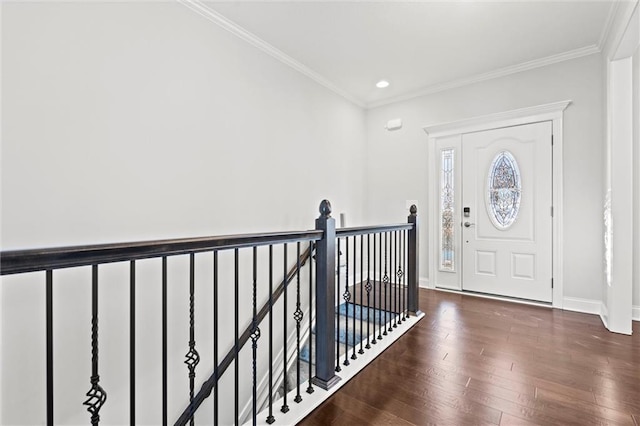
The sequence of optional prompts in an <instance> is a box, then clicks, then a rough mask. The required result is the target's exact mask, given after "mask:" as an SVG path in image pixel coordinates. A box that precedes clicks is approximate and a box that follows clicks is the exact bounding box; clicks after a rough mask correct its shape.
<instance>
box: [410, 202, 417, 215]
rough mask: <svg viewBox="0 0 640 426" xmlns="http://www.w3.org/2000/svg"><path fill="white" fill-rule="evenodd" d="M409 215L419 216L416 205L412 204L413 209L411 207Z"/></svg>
mask: <svg viewBox="0 0 640 426" xmlns="http://www.w3.org/2000/svg"><path fill="white" fill-rule="evenodd" d="M409 213H411V214H412V215H413V216H415V215H416V214H418V207H416V205H415V204H411V207H409Z"/></svg>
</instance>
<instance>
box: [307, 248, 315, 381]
mask: <svg viewBox="0 0 640 426" xmlns="http://www.w3.org/2000/svg"><path fill="white" fill-rule="evenodd" d="M312 253H313V241H309V258H308V259H307V262H309V386H308V387H307V393H309V394H311V393H313V392H314V389H313V385H312V383H311V379H312V378H313V374H312V371H311V365H312V364H313V362H311V361H313V335H312V332H313V314H312V312H313V256H312Z"/></svg>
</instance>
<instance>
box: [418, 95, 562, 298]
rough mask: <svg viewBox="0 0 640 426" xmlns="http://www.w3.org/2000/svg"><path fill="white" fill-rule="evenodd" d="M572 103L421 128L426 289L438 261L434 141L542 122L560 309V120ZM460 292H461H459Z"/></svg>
mask: <svg viewBox="0 0 640 426" xmlns="http://www.w3.org/2000/svg"><path fill="white" fill-rule="evenodd" d="M570 103H571V101H561V102H554V103H550V104H544V105H538V106H534V107H528V108H521V109H516V110H511V111H505V112H500V113H495V114H489V115H484V116H480V117H474V118H469V119H465V120H459V121H454V122H450V123H442V124H434V125H429V126H424V127H423V130H424V131H425V132H426V133H427V135H428V139H429V142H428V143H429V151H428V152H429V158H428V167H429V186H428V188H429V194H428V199H429V200H430V202H429V203H428V209H429V210H428V214H429V217H430V218H431V220H429V225H428V226H429V235H430V238H429V243H428V245H429V288H436V286H437V283H436V276H437V274H436V273H435V272H436V270H437V259H438V258H439V256H438V253H439V250H438V249H437V244H438V241H439V238H436V236H438V235H439V234H438V229H439V227H438V224H439V221H438V220H436V219H435V218H437V217H438V209H439V205H440V204H439V203H437V202H435V200H437V199H439V194H440V192H439V190H438V184H439V182H440V180H439V179H438V176H439V173H440V166H439V163H438V161H437V158H436V157H437V155H436V154H437V149H436V145H437V144H436V141H437V140H438V139H440V138H444V137H447V136H454V135H462V134H464V133H470V132H479V131H484V130H492V129H498V128H502V127H510V126H519V125H523V124H531V123H537V122H541V121H551V122H552V129H553V164H552V173H553V231H552V232H553V241H552V251H553V302H552V305H553V307H554V308H560V309H562V307H563V282H564V280H563V272H562V271H563V267H562V266H563V250H562V248H563V229H562V224H563V194H562V187H563V185H562V182H563V170H562V164H563V158H562V152H563V149H562V139H563V132H562V120H563V113H564V110H565V109H566V108H567V107H568V106H569V104H570ZM458 290H461V288H458Z"/></svg>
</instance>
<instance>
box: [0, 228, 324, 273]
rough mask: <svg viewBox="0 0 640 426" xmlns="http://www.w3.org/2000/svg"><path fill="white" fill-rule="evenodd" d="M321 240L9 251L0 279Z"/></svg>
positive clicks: (265, 238) (206, 240)
mask: <svg viewBox="0 0 640 426" xmlns="http://www.w3.org/2000/svg"><path fill="white" fill-rule="evenodd" d="M321 238H322V231H316V230H309V231H292V232H272V233H262V234H245V235H223V236H217V237H200V238H179V239H172V240H155V241H140V242H129V243H113V244H95V245H85V246H70V247H55V248H43V249H29V250H11V251H4V252H1V253H0V275H10V274H21V273H25V272H36V271H46V270H53V269H62V268H71V267H77V266H89V265H98V264H103V263H113V262H125V261H130V260H138V259H149V258H153V257H163V256H174V255H178V254H185V253H198V252H205V251H212V250H223V249H224V250H226V249H234V248H243V247H254V246H264V245H268V244H284V243H293V242H298V241H317V240H319V239H321Z"/></svg>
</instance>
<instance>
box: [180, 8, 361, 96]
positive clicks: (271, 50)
mask: <svg viewBox="0 0 640 426" xmlns="http://www.w3.org/2000/svg"><path fill="white" fill-rule="evenodd" d="M177 1H178V3H180V4H182V5H183V6H186V7H187V8H189V9H190V10H192V11H193V12H195V13H197V14H198V15H200V16H202V17H204V18H206V19H208V20H209V21H211V22H213V23H214V24H216V25H218V26H219V27H221V28H223V29H225V30H227V31H229V32H230V33H231V34H233V35H235V36H237V37H238V38H240V39H242V40H244V41H246V42H247V43H249V44H250V45H252V46H254V47H256V48H257V49H259V50H261V51H263V52H264V53H266V54H268V55H270V56H272V57H273V58H275V59H277V60H279V61H280V62H282V63H283V64H285V65H287V66H289V67H291V68H293V69H294V70H296V71H298V72H299V73H301V74H303V75H305V76H307V77H309V78H310V79H312V80H313V81H315V82H316V83H318V84H320V85H322V86H324V87H326V88H327V89H329V90H331V91H332V92H334V93H335V94H337V95H339V96H342V97H343V98H345V99H346V100H348V101H350V102H352V103H354V104H356V105H358V106H359V107H361V108H365V107H366V104H365V103H364V102H363V101H361V100H360V99H358V98H356V97H354V96H352V95H351V94H349V93H347V92H346V91H345V90H342V89H341V88H339V87H338V86H336V85H335V84H333V83H331V82H330V81H329V80H327V79H326V78H324V77H323V76H321V75H320V74H318V73H316V72H315V71H313V70H312V69H311V68H309V67H307V66H306V65H304V64H302V63H300V62H298V61H296V60H295V59H293V58H292V57H291V56H289V55H287V54H286V53H284V52H283V51H281V50H280V49H278V48H276V47H275V46H273V45H271V44H269V43H267V42H266V41H264V40H262V39H261V38H260V37H258V36H256V35H255V34H253V33H251V32H249V31H247V30H245V29H244V28H242V27H241V26H239V25H238V24H236V23H235V22H233V21H231V20H229V19H228V18H226V17H224V16H223V15H221V14H220V13H218V12H216V11H215V10H213V9H211V8H209V7H208V6H207V5H205V4H204V3H202V2H201V1H200V0H177Z"/></svg>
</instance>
